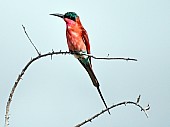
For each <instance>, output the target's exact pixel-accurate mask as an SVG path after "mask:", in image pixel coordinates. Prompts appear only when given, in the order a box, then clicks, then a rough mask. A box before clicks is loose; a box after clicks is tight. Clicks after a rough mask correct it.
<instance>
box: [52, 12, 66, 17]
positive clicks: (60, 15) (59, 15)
mask: <svg viewBox="0 0 170 127" xmlns="http://www.w3.org/2000/svg"><path fill="white" fill-rule="evenodd" d="M50 15H53V16H58V17H60V18H64V15H63V14H59V13H54V14H50Z"/></svg>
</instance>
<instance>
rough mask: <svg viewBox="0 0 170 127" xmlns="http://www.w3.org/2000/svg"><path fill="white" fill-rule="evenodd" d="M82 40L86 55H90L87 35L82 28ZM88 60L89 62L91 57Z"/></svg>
mask: <svg viewBox="0 0 170 127" xmlns="http://www.w3.org/2000/svg"><path fill="white" fill-rule="evenodd" d="M82 39H83V42H84V43H85V45H86V50H87V53H88V54H90V43H89V38H88V34H87V32H86V30H85V29H84V28H82ZM89 59H90V62H91V57H90V58H89Z"/></svg>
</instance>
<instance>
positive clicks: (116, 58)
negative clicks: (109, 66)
mask: <svg viewBox="0 0 170 127" xmlns="http://www.w3.org/2000/svg"><path fill="white" fill-rule="evenodd" d="M71 54H76V55H85V56H89V57H91V58H93V59H98V60H99V59H100V60H126V61H129V60H131V61H137V59H134V58H123V57H109V55H108V56H107V57H96V56H93V55H92V54H86V53H79V52H71Z"/></svg>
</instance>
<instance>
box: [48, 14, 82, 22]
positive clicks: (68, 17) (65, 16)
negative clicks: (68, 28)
mask: <svg viewBox="0 0 170 127" xmlns="http://www.w3.org/2000/svg"><path fill="white" fill-rule="evenodd" d="M50 15H53V16H57V17H60V18H63V19H65V18H67V19H71V20H73V21H76V18H77V17H79V16H78V15H77V14H76V13H75V12H67V13H65V14H59V13H54V14H50Z"/></svg>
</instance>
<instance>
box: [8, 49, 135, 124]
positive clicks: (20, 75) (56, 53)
mask: <svg viewBox="0 0 170 127" xmlns="http://www.w3.org/2000/svg"><path fill="white" fill-rule="evenodd" d="M37 53H38V54H39V55H38V56H37V57H34V58H31V60H30V61H29V62H28V63H27V64H26V65H25V67H24V68H23V69H22V71H21V73H20V74H19V75H18V77H17V79H16V81H15V83H14V86H13V87H12V90H11V92H10V95H9V98H8V101H7V105H6V115H5V127H8V125H9V110H10V104H11V101H12V98H13V95H14V92H15V90H16V88H17V86H18V84H19V82H20V80H21V79H22V77H23V75H24V73H25V72H26V70H27V69H28V67H29V66H30V65H31V64H32V63H33V62H34V61H36V60H38V59H40V58H43V57H46V56H51V58H52V56H53V55H59V54H64V55H66V54H74V53H71V52H68V51H65V52H62V51H61V50H60V51H59V52H54V51H53V50H52V52H49V53H46V54H40V53H39V52H38V51H37ZM80 55H84V54H80ZM87 55H88V54H87ZM88 56H89V57H92V58H94V59H98V57H95V56H92V55H88ZM107 58H108V57H107ZM100 59H103V60H107V59H105V58H104V57H102V58H100ZM115 59H116V58H115ZM122 59H123V60H127V59H126V58H122ZM112 60H114V58H112ZM128 60H132V59H128ZM104 111H105V110H104Z"/></svg>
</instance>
